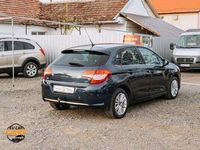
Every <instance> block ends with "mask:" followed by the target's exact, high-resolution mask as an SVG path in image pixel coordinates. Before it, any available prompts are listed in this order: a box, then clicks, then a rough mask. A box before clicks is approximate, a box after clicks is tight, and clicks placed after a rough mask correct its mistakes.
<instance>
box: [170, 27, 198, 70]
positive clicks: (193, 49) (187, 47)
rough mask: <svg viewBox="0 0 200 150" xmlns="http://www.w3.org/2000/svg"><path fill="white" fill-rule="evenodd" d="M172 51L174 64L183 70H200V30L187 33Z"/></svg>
mask: <svg viewBox="0 0 200 150" xmlns="http://www.w3.org/2000/svg"><path fill="white" fill-rule="evenodd" d="M170 49H171V50H173V57H172V62H174V63H176V64H177V65H178V66H180V67H181V68H183V69H200V29H196V30H188V31H186V32H185V33H183V34H182V35H181V36H180V37H179V39H178V42H177V44H171V46H170Z"/></svg>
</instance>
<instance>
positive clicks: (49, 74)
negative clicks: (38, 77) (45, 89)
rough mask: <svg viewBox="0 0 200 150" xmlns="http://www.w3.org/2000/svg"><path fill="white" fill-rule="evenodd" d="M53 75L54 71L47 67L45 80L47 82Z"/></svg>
mask: <svg viewBox="0 0 200 150" xmlns="http://www.w3.org/2000/svg"><path fill="white" fill-rule="evenodd" d="M52 74H53V71H52V69H51V68H50V67H47V68H46V70H45V71H44V75H43V80H46V79H47V77H48V76H51V75H52Z"/></svg>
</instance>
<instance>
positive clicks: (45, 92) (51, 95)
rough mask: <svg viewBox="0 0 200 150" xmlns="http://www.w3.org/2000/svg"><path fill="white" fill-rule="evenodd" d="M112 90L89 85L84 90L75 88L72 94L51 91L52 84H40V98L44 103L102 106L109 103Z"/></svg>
mask: <svg viewBox="0 0 200 150" xmlns="http://www.w3.org/2000/svg"><path fill="white" fill-rule="evenodd" d="M112 91H113V89H112V88H111V87H110V86H106V85H105V84H103V85H97V86H93V85H90V86H88V87H85V88H80V87H75V92H74V93H73V94H66V93H58V92H54V91H53V85H52V84H45V83H44V82H42V98H43V100H44V101H45V102H55V103H66V104H71V105H82V106H104V105H107V104H109V103H110V100H111V98H112V93H113V92H112Z"/></svg>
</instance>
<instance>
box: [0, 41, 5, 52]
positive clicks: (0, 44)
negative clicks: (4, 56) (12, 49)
mask: <svg viewBox="0 0 200 150" xmlns="http://www.w3.org/2000/svg"><path fill="white" fill-rule="evenodd" d="M3 51H5V43H4V42H0V52H3Z"/></svg>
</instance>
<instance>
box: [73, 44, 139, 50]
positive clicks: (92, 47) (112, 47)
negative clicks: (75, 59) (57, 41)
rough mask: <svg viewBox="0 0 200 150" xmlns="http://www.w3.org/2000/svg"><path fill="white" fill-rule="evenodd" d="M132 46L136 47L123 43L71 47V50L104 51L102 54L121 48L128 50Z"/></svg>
mask: <svg viewBox="0 0 200 150" xmlns="http://www.w3.org/2000/svg"><path fill="white" fill-rule="evenodd" d="M130 46H135V47H136V45H133V44H122V43H105V44H95V45H92V44H90V45H81V46H76V47H71V48H69V49H71V50H91V51H102V52H106V51H107V52H108V51H113V50H118V49H121V48H126V47H130Z"/></svg>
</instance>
